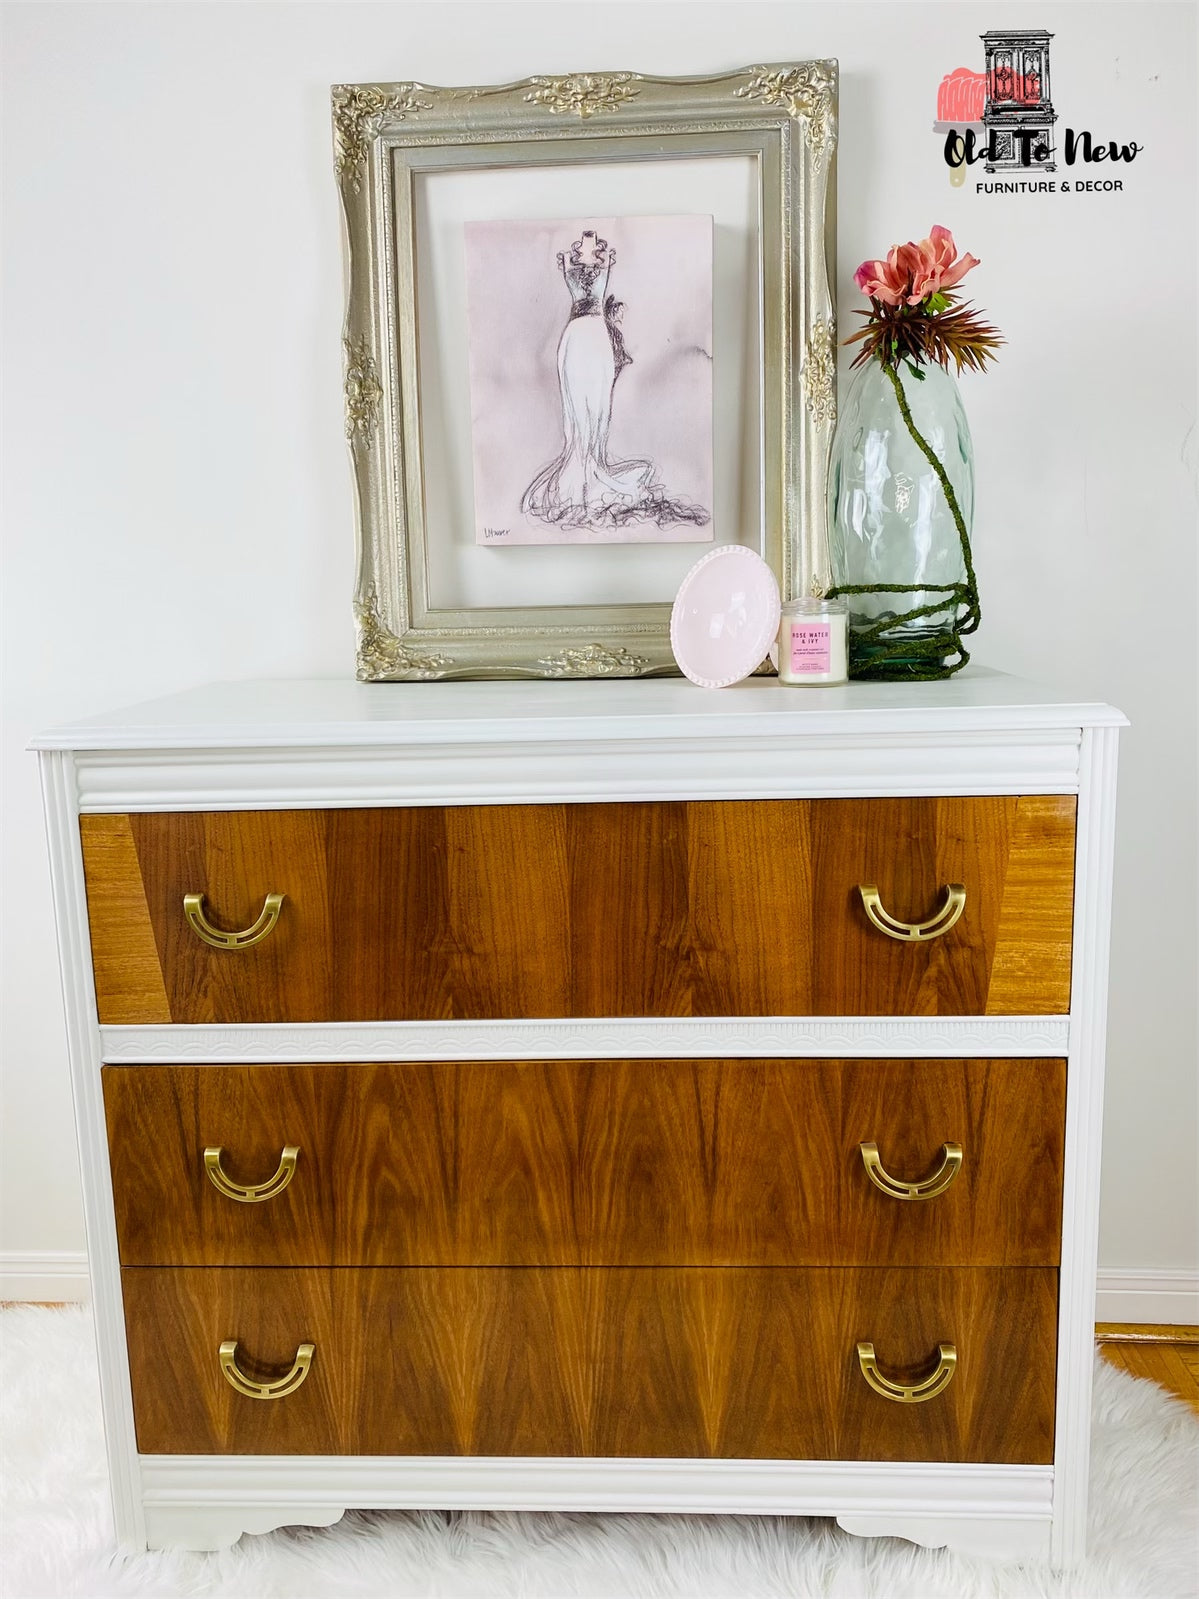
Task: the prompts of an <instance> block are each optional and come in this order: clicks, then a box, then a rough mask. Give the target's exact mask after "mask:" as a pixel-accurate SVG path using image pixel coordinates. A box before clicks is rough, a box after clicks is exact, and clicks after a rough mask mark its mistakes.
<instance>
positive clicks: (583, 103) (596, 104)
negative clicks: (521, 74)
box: [524, 72, 641, 118]
mask: <svg viewBox="0 0 1199 1599" xmlns="http://www.w3.org/2000/svg"><path fill="white" fill-rule="evenodd" d="M632 77H633V74H632V73H631V72H571V73H568V74H567V75H566V77H563V78H531V79H530V80H529V81H530V83H531V84H532V85H533V87H532V88H531V89H530V90H529V92H528V94H526V95H525V97H524V98H525V101H526V103H527V104H529V105H539V106H544V107H545V108H546V110H547V111H550V112H552V113H554V115H557V116H560V115H562V114H563V113H567V114H569V113H570V112H572V111H573V112H574V114H575V115H576V116H578V117H582V118H586V117H593V116H595V115H596V114H597V113H599V112H603V111H619V110H620V108H621V106H622V105H627V104H628V102H629V101H630V100H635V99H636V98H637V96H638V95H639V94H640V93H641V91H640V89H637V88H635V87H634V86H633V83H632V81H631V80H632Z"/></svg>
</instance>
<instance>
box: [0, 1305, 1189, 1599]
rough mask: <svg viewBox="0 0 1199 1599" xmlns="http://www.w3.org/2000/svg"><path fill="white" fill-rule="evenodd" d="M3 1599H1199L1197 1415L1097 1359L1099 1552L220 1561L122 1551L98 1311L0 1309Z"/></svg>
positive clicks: (653, 1535) (351, 1532)
mask: <svg viewBox="0 0 1199 1599" xmlns="http://www.w3.org/2000/svg"><path fill="white" fill-rule="evenodd" d="M0 1343H2V1345H3V1381H2V1396H3V1399H2V1405H3V1408H2V1410H0V1429H2V1432H3V1451H4V1452H3V1458H2V1463H0V1476H2V1479H3V1498H2V1499H0V1506H2V1514H3V1535H4V1537H3V1544H4V1549H3V1562H4V1565H3V1576H4V1581H3V1589H2V1591H3V1593H4V1595H5V1596H6V1599H43V1596H46V1599H50V1596H53V1599H67V1596H78V1599H108V1596H117V1595H126V1594H142V1595H146V1594H152V1595H154V1596H155V1599H173V1596H175V1595H189V1596H191V1595H210V1594H219V1595H237V1596H239V1599H272V1596H275V1595H278V1596H279V1599H324V1596H326V1595H330V1596H331V1595H336V1596H338V1599H343V1596H345V1599H351V1596H357V1595H378V1596H383V1595H386V1596H387V1599H418V1596H419V1599H759V1596H760V1599H806V1596H808V1595H820V1596H822V1599H866V1596H871V1599H873V1596H877V1599H938V1596H941V1595H945V1596H946V1599H948V1596H953V1599H975V1596H977V1599H1010V1596H1016V1595H1031V1596H1037V1599H1065V1596H1067V1595H1069V1596H1072V1599H1073V1596H1077V1599H1188V1596H1193V1595H1195V1594H1197V1593H1199V1585H1197V1577H1196V1572H1197V1569H1199V1567H1197V1555H1199V1547H1197V1538H1196V1528H1197V1520H1199V1516H1197V1511H1199V1418H1196V1417H1195V1416H1194V1415H1192V1414H1191V1413H1190V1411H1189V1410H1188V1409H1187V1408H1186V1406H1185V1405H1183V1404H1182V1403H1181V1402H1180V1401H1178V1400H1174V1399H1171V1398H1170V1397H1169V1396H1168V1395H1166V1394H1164V1393H1163V1392H1162V1391H1161V1390H1160V1389H1158V1388H1157V1387H1155V1386H1154V1384H1152V1383H1149V1382H1142V1381H1138V1380H1137V1379H1136V1378H1133V1377H1129V1376H1126V1375H1125V1374H1124V1373H1122V1372H1118V1371H1115V1370H1113V1369H1112V1368H1111V1367H1110V1366H1108V1365H1106V1364H1105V1363H1104V1362H1103V1361H1100V1362H1099V1363H1098V1369H1097V1373H1096V1387H1095V1432H1094V1451H1093V1460H1092V1485H1091V1535H1090V1557H1089V1559H1088V1560H1087V1562H1086V1564H1085V1566H1083V1567H1082V1568H1081V1569H1080V1570H1077V1571H1075V1572H1073V1573H1071V1574H1069V1575H1067V1576H1055V1575H1054V1573H1053V1572H1051V1571H1049V1570H1048V1569H1047V1568H1041V1567H1032V1566H1024V1567H992V1566H987V1565H983V1564H980V1563H977V1562H974V1561H969V1560H963V1559H960V1558H958V1557H957V1556H955V1555H951V1554H947V1553H946V1552H945V1551H944V1550H925V1549H918V1548H915V1547H914V1546H913V1545H911V1544H907V1543H903V1542H900V1541H899V1540H898V1539H890V1538H885V1539H883V1538H880V1539H859V1538H853V1537H850V1536H849V1535H848V1534H847V1533H843V1532H842V1531H841V1530H840V1529H839V1528H838V1527H837V1525H836V1523H835V1522H826V1521H812V1520H804V1519H798V1518H793V1517H775V1516H761V1517H757V1516H753V1517H743V1516H707V1517H702V1516H623V1515H622V1516H608V1515H604V1516H599V1515H597V1516H586V1515H514V1514H503V1515H484V1514H480V1513H477V1512H464V1511H463V1512H458V1511H455V1512H445V1513H440V1512H431V1511H422V1512H403V1511H371V1512H353V1513H351V1514H349V1515H347V1516H346V1517H345V1518H344V1519H343V1520H342V1521H341V1522H340V1523H339V1524H338V1525H337V1526H336V1527H331V1528H329V1529H327V1530H324V1531H304V1530H295V1531H282V1532H276V1533H271V1534H269V1535H268V1536H265V1537H259V1538H243V1539H242V1540H241V1542H240V1543H239V1544H238V1545H236V1546H235V1547H234V1548H232V1549H227V1550H223V1551H221V1552H220V1553H218V1554H190V1553H150V1554H143V1555H136V1556H129V1557H126V1558H118V1557H116V1556H114V1555H113V1554H112V1553H111V1549H112V1529H111V1523H110V1519H109V1511H108V1502H107V1486H106V1482H105V1475H106V1473H105V1465H104V1454H103V1448H102V1439H101V1429H100V1402H99V1391H98V1385H97V1380H96V1363H95V1354H94V1351H93V1346H92V1327H91V1318H90V1315H89V1314H88V1312H87V1311H86V1309H68V1310H46V1309H35V1308H13V1309H10V1310H6V1311H4V1312H3V1313H0Z"/></svg>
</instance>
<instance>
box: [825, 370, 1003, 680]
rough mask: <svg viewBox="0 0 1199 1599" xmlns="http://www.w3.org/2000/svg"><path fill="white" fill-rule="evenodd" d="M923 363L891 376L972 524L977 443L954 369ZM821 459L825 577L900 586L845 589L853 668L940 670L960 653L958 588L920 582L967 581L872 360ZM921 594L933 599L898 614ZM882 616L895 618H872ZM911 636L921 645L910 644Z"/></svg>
mask: <svg viewBox="0 0 1199 1599" xmlns="http://www.w3.org/2000/svg"><path fill="white" fill-rule="evenodd" d="M920 371H921V373H922V374H923V376H922V378H920V379H917V378H915V377H913V376H912V373H911V371H910V370H908V369H907V368H906V367H904V366H902V365H901V366H900V368H899V372H898V376H899V381H900V384H901V385H902V388H903V393H904V397H905V399H906V401H907V405H908V409H909V411H910V413H911V417H912V421H913V422H914V423H915V426H916V428H917V430H918V431H919V432H920V433H921V434H922V435H923V437H924V438H925V439H926V440H927V442H928V444H929V446H930V448H931V449H932V451H933V454H934V455H935V456H936V457H937V460H938V461H939V462H940V463H941V465H942V466H943V467H944V469H945V473H946V475H947V477H948V478H949V481H950V483H951V484H952V486H953V490H954V494H955V495H956V497H957V501H958V505H959V507H960V509H961V513H962V518H963V520H964V522H965V526H966V531H967V534H969V531H970V528H971V526H972V523H973V518H974V450H973V446H972V444H971V442H970V427H969V424H968V423H967V421H966V412H965V410H964V408H963V406H962V399H961V394H960V392H959V390H958V385H957V380H956V379H955V378H954V377H952V376H951V375H950V373H949V372H947V371H946V370H945V368H944V367H941V366H936V365H929V366H923V367H921V368H920ZM830 468H831V469H830V474H829V498H828V505H829V554H830V559H831V562H832V576H833V582H834V584H835V585H836V586H837V587H841V586H845V585H850V586H860V585H869V586H871V587H874V586H878V585H883V584H889V585H897V586H899V587H900V589H901V592H894V591H892V592H883V593H868V594H852V593H851V594H846V595H845V596H844V598H845V601H846V603H847V605H848V607H849V658H850V675H851V676H852V677H867V678H868V677H876V676H877V677H896V676H903V675H904V674H905V671H906V672H910V673H911V675H921V676H932V675H937V674H938V672H939V670H940V669H941V668H943V667H945V664H946V662H947V661H949V660H950V659H951V657H953V656H954V655H955V654H957V655H961V654H963V652H962V651H961V648H960V643H959V641H958V638H957V634H956V631H955V624H956V622H957V621H958V618H959V616H960V614H961V611H960V608H961V606H962V602H963V597H964V595H963V591H959V592H958V593H956V594H946V593H945V591H944V590H943V589H942V590H941V591H940V592H938V590H937V589H935V588H932V587H929V585H932V584H942V585H944V584H962V585H964V584H965V583H966V577H967V572H966V562H965V558H964V555H963V550H962V540H961V535H960V533H959V531H958V527H957V524H956V523H955V521H954V517H953V512H952V510H951V508H950V505H949V502H948V500H947V498H946V495H945V490H944V488H943V487H942V484H941V482H940V479H939V478H938V476H937V474H936V472H935V471H934V469H933V467H932V465H931V464H930V462H929V461H928V459H927V457H926V456H925V455H924V453H923V452H922V451H921V449H920V446H919V445H918V444H917V443H916V441H915V439H914V438H913V437H912V435H911V432H910V431H909V429H908V426H907V424H906V422H905V421H904V418H903V414H902V412H901V411H900V408H899V401H898V399H897V397H896V394H895V389H894V387H893V385H892V382H891V378H890V376H889V374H888V373H887V371H886V370H885V369H884V368H883V366H882V365H881V364H880V363H879V362H878V361H869V362H867V363H866V365H864V366H862V367H860V368H859V369H858V371H857V372H856V373H855V375H854V379H853V382H852V383H851V384H850V388H849V393H848V394H847V395H846V397H845V399H844V401H843V402H842V404H841V406H840V415H839V417H838V421H837V431H836V435H835V437H834V439H833V448H832V458H831V463H830ZM939 601H940V602H942V603H941V604H938V602H939ZM920 606H932V607H933V609H932V610H930V611H928V612H927V613H926V614H924V615H922V616H918V617H911V618H909V619H907V620H898V618H899V617H900V615H901V613H903V612H907V611H913V610H915V609H917V608H918V607H920ZM888 617H896V618H897V620H896V621H895V622H894V624H893V625H891V626H886V625H884V626H882V627H881V628H880V627H879V625H878V624H879V623H880V622H882V623H884V624H885V622H886V619H887V618H888ZM913 645H915V646H918V647H916V648H912V649H910V650H909V647H910V646H913ZM957 664H959V665H960V664H962V663H961V661H960V660H959V661H958V663H957ZM948 669H949V670H952V669H953V667H950V668H948Z"/></svg>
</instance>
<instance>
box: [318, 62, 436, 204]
mask: <svg viewBox="0 0 1199 1599" xmlns="http://www.w3.org/2000/svg"><path fill="white" fill-rule="evenodd" d="M421 87H422V85H420V84H417V83H393V84H390V85H389V86H388V88H387V89H382V88H380V87H378V86H377V85H375V84H369V83H368V84H358V83H344V84H338V85H337V86H336V87H335V88H334V90H333V143H334V163H333V164H334V168H335V170H336V172H337V176H338V177H339V178H340V179H341V181H342V182H343V183H345V184H347V185H348V187H349V188H350V189H352V190H353V192H354V193H355V194H358V193H359V192H360V191H361V189H362V169H363V167H364V166H365V165H366V158H367V155H368V153H369V151H370V141H371V140H372V139H373V138H375V136H376V135H377V134H378V132H379V125H380V122H381V121H382V119H383V118H384V117H387V118H389V119H391V120H393V121H395V122H403V121H404V120H405V119H406V118H407V117H411V116H415V115H416V114H417V113H418V112H420V111H431V110H432V109H433V102H432V100H422V99H421V98H420V96H419V95H418V94H417V93H416V90H417V89H419V88H421ZM426 92H428V91H426Z"/></svg>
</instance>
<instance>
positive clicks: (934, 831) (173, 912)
mask: <svg viewBox="0 0 1199 1599" xmlns="http://www.w3.org/2000/svg"><path fill="white" fill-rule="evenodd" d="M1074 813H1075V801H1074V799H1073V798H1071V797H1068V796H1031V797H1021V798H1014V797H998V798H954V799H880V800H873V799H872V800H717V801H684V802H677V803H676V802H671V803H663V802H655V803H648V804H610V805H591V804H586V805H510V806H502V805H497V806H462V807H457V808H453V807H451V808H445V809H442V808H412V809H389V810H320V811H243V812H212V813H184V814H171V813H160V814H144V815H142V814H139V815H132V816H119V815H105V816H85V817H83V818H82V819H81V823H80V825H81V829H82V835H83V858H84V869H85V875H86V879H87V896H88V912H89V919H90V925H91V940H92V956H93V961H94V966H95V974H96V993H97V1001H98V1006H99V1016H100V1020H101V1022H105V1023H111V1024H136V1023H163V1022H189V1023H205V1022H307V1021H380V1020H390V1021H398V1020H405V1019H414V1020H433V1019H447V1018H463V1019H482V1018H496V1017H512V1018H515V1017H537V1016H558V1017H571V1016H611V1017H617V1016H737V1015H741V1016H803V1015H832V1016H871V1015H898V1016H927V1015H937V1014H946V1015H983V1014H992V1015H1021V1014H1023V1015H1034V1014H1039V1015H1046V1014H1060V1013H1063V1012H1065V1011H1067V1010H1068V1009H1069V1004H1070V931H1071V918H1072V907H1073V885H1074ZM870 884H873V885H875V887H876V888H877V890H878V901H877V903H878V905H879V907H880V910H879V911H878V912H877V913H876V914H877V915H878V917H879V919H880V920H886V919H887V918H891V919H899V920H901V921H902V922H911V923H917V922H925V921H928V920H930V919H931V918H933V917H934V916H935V915H936V913H937V912H938V910H939V908H940V907H941V906H942V905H943V904H944V903H945V893H944V890H945V885H948V884H961V885H962V886H963V887H964V889H965V908H964V910H963V911H962V914H961V915H960V917H959V918H958V919H957V921H956V922H954V923H953V925H952V926H950V927H949V928H948V930H947V931H943V932H940V933H939V934H937V936H934V937H932V938H929V939H927V940H920V941H915V942H913V941H909V940H907V939H903V938H898V937H895V936H892V935H889V934H888V933H886V932H884V931H882V930H880V927H879V926H878V925H876V924H875V923H874V922H872V921H871V919H870V917H869V915H868V914H867V909H866V906H865V903H864V900H863V896H862V894H861V892H860V886H861V885H870ZM189 895H203V897H204V898H203V904H202V906H201V907H200V910H199V914H198V915H197V914H196V912H195V910H194V909H193V914H192V916H191V918H190V919H189V916H188V913H187V909H186V907H185V898H186V896H189ZM268 895H282V896H283V900H282V904H281V906H280V907H279V911H278V915H277V918H276V919H274V921H273V923H272V920H271V917H270V915H269V914H267V915H265V916H264V915H263V913H264V907H265V906H266V905H267V896H268ZM201 918H202V919H201ZM260 918H261V921H262V925H263V926H265V927H266V928H267V931H266V932H265V936H260V937H259V938H258V941H257V942H254V943H252V944H249V945H248V947H232V948H225V947H214V946H213V945H212V944H210V943H208V942H205V939H204V937H203V936H202V932H203V929H204V926H205V923H206V924H207V926H208V927H210V928H213V929H216V930H218V931H225V932H231V931H240V930H244V929H249V928H252V927H253V926H254V925H255V923H257V922H259V921H260ZM197 922H198V923H199V929H200V930H197V925H196V924H197ZM259 931H260V932H261V927H260V929H259Z"/></svg>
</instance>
